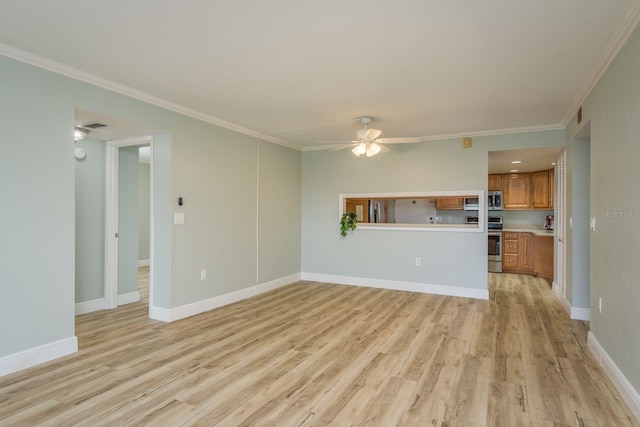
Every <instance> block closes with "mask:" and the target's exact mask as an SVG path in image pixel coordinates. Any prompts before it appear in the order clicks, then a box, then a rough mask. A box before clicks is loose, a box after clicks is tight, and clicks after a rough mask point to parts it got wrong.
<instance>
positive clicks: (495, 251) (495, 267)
mask: <svg viewBox="0 0 640 427" xmlns="http://www.w3.org/2000/svg"><path fill="white" fill-rule="evenodd" d="M487 241H488V243H489V244H488V251H489V252H488V253H489V271H490V272H492V273H502V231H496V230H491V231H489V233H488V237H487Z"/></svg>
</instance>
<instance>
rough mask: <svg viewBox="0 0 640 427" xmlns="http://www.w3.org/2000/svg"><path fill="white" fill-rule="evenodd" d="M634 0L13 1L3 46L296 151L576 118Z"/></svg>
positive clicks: (4, 22)
mask: <svg viewBox="0 0 640 427" xmlns="http://www.w3.org/2000/svg"><path fill="white" fill-rule="evenodd" d="M639 1H640V0H605V1H603V0H535V1H534V0H518V1H514V0H484V1H477V0H456V1H442V0H440V1H436V0H376V1H363V0H340V1H332V0H330V1H300V0H297V1H294V0H271V1H257V0H254V1H218V0H192V1H188V2H177V1H173V2H171V1H157V0H136V1H128V2H125V1H122V2H105V1H96V0H82V1H81V0H57V1H50V0H3V1H2V6H0V43H1V44H2V45H0V54H4V55H7V56H11V57H15V58H18V59H22V60H25V61H27V62H32V63H36V64H40V65H43V66H45V67H48V68H50V69H54V70H57V71H61V72H64V73H67V74H70V75H74V76H79V77H80V78H82V79H83V80H86V81H90V82H94V83H97V84H100V85H102V86H104V87H109V88H115V89H116V90H118V91H119V92H121V93H128V94H131V95H133V96H135V97H137V98H140V99H145V100H148V101H150V102H153V103H155V104H158V105H163V106H166V107H168V108H172V109H174V110H176V111H181V112H185V113H187V114H191V115H193V116H196V117H199V118H202V119H204V120H208V121H211V122H214V123H222V124H224V125H228V126H229V127H232V128H240V129H241V130H244V131H246V132H247V133H249V134H254V135H258V134H262V135H265V134H266V135H267V138H270V139H272V140H274V138H277V141H279V142H281V143H284V144H285V145H289V146H292V147H295V148H298V149H301V150H309V149H316V148H321V147H323V146H328V145H335V142H323V141H336V140H350V139H352V138H353V137H354V132H355V130H357V129H358V128H360V127H361V125H360V123H358V122H356V121H351V122H347V123H342V124H336V125H331V126H325V127H312V128H307V129H302V130H294V131H288V132H278V131H281V130H285V129H291V128H300V127H302V128H306V127H310V126H315V125H319V124H325V123H335V122H345V121H349V120H353V119H355V118H357V117H360V116H364V115H370V116H373V117H374V119H375V121H374V123H373V124H372V126H373V127H375V128H378V129H382V130H383V134H382V137H386V138H389V137H423V138H424V140H431V139H436V138H442V137H454V136H456V137H457V136H464V135H469V136H475V135H481V134H489V133H495V132H504V131H519V130H527V129H549V128H558V127H562V126H564V125H566V122H567V120H568V119H569V118H570V117H571V116H572V115H573V114H574V113H575V110H576V107H577V105H578V103H579V102H581V101H582V98H583V97H584V96H585V94H586V91H587V90H588V89H589V88H590V87H591V85H593V83H594V81H595V79H596V78H597V77H598V76H599V75H600V74H601V72H602V69H603V68H604V67H606V65H607V64H608V61H610V59H611V57H612V56H613V55H614V54H615V52H616V51H617V49H619V47H620V46H621V44H622V42H624V41H625V39H626V38H627V37H628V35H629V34H630V32H631V30H633V29H634V28H635V27H636V25H637V22H638V19H639V16H640V12H639V9H640V8H639V6H638V3H639Z"/></svg>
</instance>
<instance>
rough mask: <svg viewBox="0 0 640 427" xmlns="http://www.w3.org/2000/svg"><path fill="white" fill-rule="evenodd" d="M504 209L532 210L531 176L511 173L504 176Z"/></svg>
mask: <svg viewBox="0 0 640 427" xmlns="http://www.w3.org/2000/svg"><path fill="white" fill-rule="evenodd" d="M502 208H503V209H531V174H528V173H510V174H506V175H503V176H502Z"/></svg>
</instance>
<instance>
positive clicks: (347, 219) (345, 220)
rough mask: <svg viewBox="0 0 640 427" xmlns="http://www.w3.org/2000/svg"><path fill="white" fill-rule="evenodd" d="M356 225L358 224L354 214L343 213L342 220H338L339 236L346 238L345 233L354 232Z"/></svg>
mask: <svg viewBox="0 0 640 427" xmlns="http://www.w3.org/2000/svg"><path fill="white" fill-rule="evenodd" d="M357 223H358V219H357V216H356V214H355V213H353V212H345V213H343V214H342V218H340V235H341V236H342V237H346V236H347V231H349V230H355V229H356V224H357Z"/></svg>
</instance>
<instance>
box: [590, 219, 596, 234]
mask: <svg viewBox="0 0 640 427" xmlns="http://www.w3.org/2000/svg"><path fill="white" fill-rule="evenodd" d="M590 228H591V231H596V217H595V216H592V217H591V226H590Z"/></svg>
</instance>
